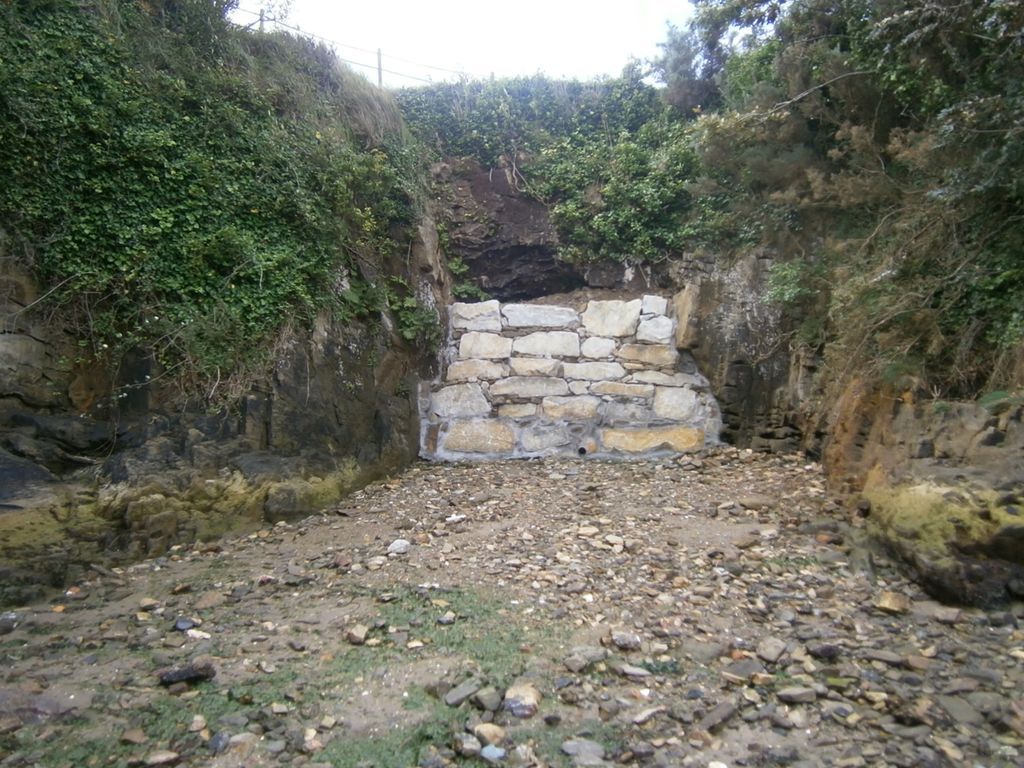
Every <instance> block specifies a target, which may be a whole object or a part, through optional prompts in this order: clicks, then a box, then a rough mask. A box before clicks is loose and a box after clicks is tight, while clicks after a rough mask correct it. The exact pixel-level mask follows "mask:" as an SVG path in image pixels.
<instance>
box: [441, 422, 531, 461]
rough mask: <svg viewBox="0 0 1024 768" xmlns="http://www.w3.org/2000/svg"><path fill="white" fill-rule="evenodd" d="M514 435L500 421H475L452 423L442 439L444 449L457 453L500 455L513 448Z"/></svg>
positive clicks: (510, 429)
mask: <svg viewBox="0 0 1024 768" xmlns="http://www.w3.org/2000/svg"><path fill="white" fill-rule="evenodd" d="M515 443H516V435H515V432H514V431H513V430H512V428H511V427H510V426H508V425H507V424H503V423H502V422H500V421H493V420H490V419H477V420H473V421H453V422H452V423H451V424H450V425H449V427H448V434H447V435H445V437H444V448H445V450H448V451H455V452H458V453H502V452H504V451H511V450H512V449H513V448H514V447H515Z"/></svg>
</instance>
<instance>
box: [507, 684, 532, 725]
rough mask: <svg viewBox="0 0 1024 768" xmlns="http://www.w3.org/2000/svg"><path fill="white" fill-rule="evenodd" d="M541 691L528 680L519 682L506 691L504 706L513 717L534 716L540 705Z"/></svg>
mask: <svg viewBox="0 0 1024 768" xmlns="http://www.w3.org/2000/svg"><path fill="white" fill-rule="evenodd" d="M540 701H541V693H540V691H539V690H537V688H536V687H535V686H534V685H533V684H532V683H528V682H517V683H513V684H512V685H511V686H509V688H508V690H507V691H505V700H504V702H503V704H502V708H503V709H505V710H506V711H507V712H509V713H510V714H511V715H512V716H513V717H521V718H527V717H533V716H534V715H535V714H537V709H538V708H539V707H540Z"/></svg>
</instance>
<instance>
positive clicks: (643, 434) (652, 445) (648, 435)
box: [601, 427, 704, 453]
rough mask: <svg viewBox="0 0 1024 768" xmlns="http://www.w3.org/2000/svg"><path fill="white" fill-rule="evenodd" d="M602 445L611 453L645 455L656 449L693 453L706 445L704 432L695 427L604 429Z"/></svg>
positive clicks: (602, 431)
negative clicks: (646, 452) (621, 452)
mask: <svg viewBox="0 0 1024 768" xmlns="http://www.w3.org/2000/svg"><path fill="white" fill-rule="evenodd" d="M601 444H602V445H603V446H604V447H605V448H606V449H607V450H610V451H623V452H624V453H643V452H645V451H652V450H655V449H666V450H673V451H692V450H695V449H697V448H701V447H703V445H704V430H702V429H696V428H694V427H649V428H647V429H602V430H601Z"/></svg>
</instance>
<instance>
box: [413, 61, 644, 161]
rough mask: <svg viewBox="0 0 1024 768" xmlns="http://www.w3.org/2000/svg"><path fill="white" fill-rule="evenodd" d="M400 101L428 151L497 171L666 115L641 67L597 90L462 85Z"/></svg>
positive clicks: (421, 91) (525, 81)
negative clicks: (571, 138) (555, 147)
mask: <svg viewBox="0 0 1024 768" xmlns="http://www.w3.org/2000/svg"><path fill="white" fill-rule="evenodd" d="M397 98H398V103H399V105H400V106H401V108H402V112H403V114H404V115H405V118H406V120H407V121H408V122H409V125H410V126H411V129H412V131H413V132H414V133H415V134H416V135H417V136H418V137H419V138H420V139H421V140H422V141H423V143H424V144H426V145H427V146H428V147H431V148H434V149H436V150H437V151H438V152H440V153H442V154H445V155H450V156H464V157H474V158H476V159H477V160H479V161H480V162H481V163H483V164H484V165H491V166H493V165H498V164H499V163H502V162H505V163H508V162H518V160H519V154H520V153H527V154H529V153H534V152H538V151H540V150H541V149H543V148H544V147H545V146H547V145H548V144H549V143H550V142H551V140H552V139H553V138H558V137H563V136H568V135H571V134H574V133H578V134H581V135H585V136H597V135H604V136H616V135H618V133H619V132H620V131H635V130H638V129H639V128H640V127H641V126H642V125H644V124H645V123H646V122H647V121H648V120H649V119H650V118H651V117H652V116H653V115H655V114H657V113H658V111H659V109H660V107H659V104H658V97H657V93H656V92H655V91H654V89H653V88H650V87H649V86H646V85H644V84H643V83H642V82H641V74H640V72H639V69H638V68H637V67H636V66H632V67H629V68H627V71H626V72H625V73H624V74H623V76H622V77H621V78H616V79H609V80H600V81H596V82H588V83H581V82H579V81H575V80H571V81H565V80H552V79H550V78H548V77H545V76H543V75H535V76H533V77H517V78H508V79H501V80H463V81H461V82H458V83H439V84H437V85H431V86H426V87H422V88H409V89H405V90H402V91H400V92H399V93H398V96H397Z"/></svg>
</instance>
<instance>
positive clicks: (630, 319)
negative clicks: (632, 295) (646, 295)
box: [582, 299, 641, 337]
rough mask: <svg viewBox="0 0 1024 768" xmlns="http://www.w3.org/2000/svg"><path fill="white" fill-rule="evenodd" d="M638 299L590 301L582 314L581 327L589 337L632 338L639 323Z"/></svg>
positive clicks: (639, 302) (639, 303)
mask: <svg viewBox="0 0 1024 768" xmlns="http://www.w3.org/2000/svg"><path fill="white" fill-rule="evenodd" d="M640 305H641V301H640V299H634V300H633V301H591V302H589V303H588V304H587V309H586V310H585V311H584V312H583V317H582V320H583V327H584V328H586V329H587V333H588V334H590V335H591V336H620V337H621V336H632V335H633V334H634V333H636V325H637V323H638V322H639V321H640Z"/></svg>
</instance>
